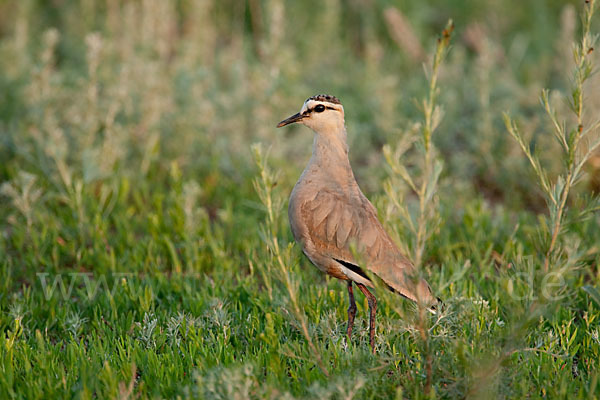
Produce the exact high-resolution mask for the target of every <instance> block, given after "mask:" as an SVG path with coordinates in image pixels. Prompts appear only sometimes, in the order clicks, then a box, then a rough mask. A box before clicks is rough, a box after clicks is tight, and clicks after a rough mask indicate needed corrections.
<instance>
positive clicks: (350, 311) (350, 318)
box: [346, 281, 356, 344]
mask: <svg viewBox="0 0 600 400" xmlns="http://www.w3.org/2000/svg"><path fill="white" fill-rule="evenodd" d="M348 297H349V298H350V307H348V329H347V330H346V334H347V335H348V344H350V338H351V337H352V327H353V326H354V317H355V316H356V303H355V302H354V290H353V288H352V281H348Z"/></svg>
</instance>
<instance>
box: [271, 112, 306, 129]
mask: <svg viewBox="0 0 600 400" xmlns="http://www.w3.org/2000/svg"><path fill="white" fill-rule="evenodd" d="M302 118H304V117H303V116H302V114H300V113H297V114H294V115H292V116H291V117H289V118H286V119H284V120H283V121H281V122H280V123H278V124H277V127H278V128H281V127H282V126H286V125H289V124H293V123H294V122H298V121H302Z"/></svg>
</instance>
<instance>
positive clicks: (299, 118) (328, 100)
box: [277, 94, 344, 134]
mask: <svg viewBox="0 0 600 400" xmlns="http://www.w3.org/2000/svg"><path fill="white" fill-rule="evenodd" d="M295 122H297V123H300V124H303V125H306V126H308V127H309V128H311V129H312V130H313V131H315V132H316V133H320V134H323V133H327V132H335V131H337V130H340V129H343V128H344V107H343V106H342V103H340V100H339V99H338V98H337V97H335V96H330V95H327V94H319V95H316V96H313V97H309V98H308V99H306V101H305V102H304V104H303V105H302V109H301V110H300V112H299V113H297V114H294V115H292V116H291V117H289V118H286V119H284V120H283V121H281V122H280V123H278V124H277V127H278V128H281V127H282V126H286V125H289V124H293V123H295Z"/></svg>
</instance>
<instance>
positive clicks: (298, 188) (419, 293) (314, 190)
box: [278, 95, 437, 351]
mask: <svg viewBox="0 0 600 400" xmlns="http://www.w3.org/2000/svg"><path fill="white" fill-rule="evenodd" d="M294 122H298V123H301V124H304V125H306V126H308V127H310V128H312V129H313V130H314V131H315V138H314V143H313V154H312V157H311V159H310V161H309V162H308V165H307V166H306V168H305V169H304V172H303V173H302V175H301V176H300V179H299V180H298V182H297V183H296V185H295V186H294V189H293V190H292V194H291V196H290V202H289V209H288V214H289V219H290V226H291V229H292V233H293V235H294V238H295V239H296V241H297V242H298V243H299V244H300V245H301V246H302V251H303V252H304V254H306V256H307V257H308V258H309V259H310V261H311V262H312V263H313V264H314V265H315V266H316V267H317V268H319V269H320V270H322V271H324V272H326V273H328V274H330V275H332V276H334V277H336V278H339V279H342V280H345V281H348V294H349V297H350V308H349V309H348V332H347V333H348V338H349V339H350V336H351V333H352V323H353V321H354V315H355V313H356V306H355V304H354V294H353V291H352V282H355V283H356V284H357V286H358V287H359V289H360V290H361V291H362V292H363V293H364V294H365V295H366V296H367V298H368V300H369V308H370V314H371V315H370V316H371V318H370V319H371V323H370V344H371V348H372V349H373V351H374V323H375V321H374V319H375V312H376V300H375V297H374V296H373V295H372V294H371V293H370V292H369V291H368V290H367V288H366V286H369V287H372V286H373V283H372V282H371V280H370V279H369V277H368V275H367V274H366V273H365V271H364V269H366V270H368V271H369V272H371V273H372V274H374V275H375V276H377V277H378V278H380V279H381V280H382V281H383V282H384V283H385V284H386V285H387V286H388V287H390V289H393V290H394V291H396V292H398V293H399V294H401V295H402V296H404V297H407V298H409V299H411V300H413V301H415V302H419V303H421V304H423V305H425V306H427V307H432V306H434V305H435V304H436V303H437V299H436V298H435V297H434V296H433V295H432V294H431V290H430V288H429V285H428V284H427V282H425V281H424V280H422V279H418V278H417V275H418V273H417V271H416V270H415V268H414V266H413V265H412V264H411V262H410V261H409V260H408V259H407V258H406V257H405V256H404V255H403V254H402V253H401V252H400V250H399V249H398V247H397V246H396V244H395V243H394V241H393V240H392V239H391V238H390V236H389V235H388V234H387V232H386V231H385V229H384V228H383V226H382V225H381V223H380V222H379V220H378V218H377V212H376V210H375V208H374V207H373V205H372V204H371V203H370V202H369V200H368V199H367V198H366V197H365V195H364V194H363V193H362V191H361V190H360V188H359V187H358V184H357V183H356V180H355V178H354V174H353V172H352V168H351V166H350V161H349V159H348V146H347V144H346V128H345V126H344V108H343V106H342V105H341V103H340V101H339V100H338V99H337V98H336V97H333V96H328V95H317V96H313V97H310V98H309V99H307V100H306V102H305V103H304V105H303V106H302V109H301V111H300V112H299V113H298V114H295V115H293V116H291V117H290V118H288V119H286V120H283V121H281V122H280V123H279V124H278V127H281V126H285V125H288V124H290V123H294ZM353 247H354V248H355V249H356V252H357V253H358V255H359V257H358V258H359V259H358V260H357V259H356V258H355V257H354V253H353V250H352V249H353Z"/></svg>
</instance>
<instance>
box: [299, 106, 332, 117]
mask: <svg viewBox="0 0 600 400" xmlns="http://www.w3.org/2000/svg"><path fill="white" fill-rule="evenodd" d="M320 105H322V104H317V106H320ZM317 106H315V107H314V108H311V109H308V110H306V111H304V112H303V113H302V115H308V114H310V113H311V112H313V111H315V108H316V107H317ZM325 108H326V109H328V110H333V111H339V110H338V109H337V108H335V107H330V106H325Z"/></svg>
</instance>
